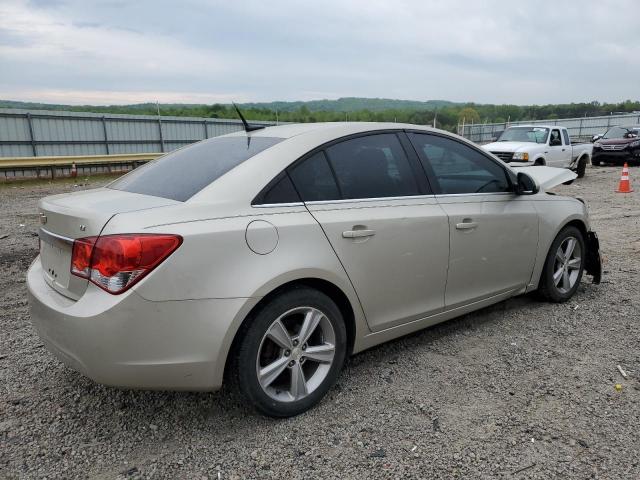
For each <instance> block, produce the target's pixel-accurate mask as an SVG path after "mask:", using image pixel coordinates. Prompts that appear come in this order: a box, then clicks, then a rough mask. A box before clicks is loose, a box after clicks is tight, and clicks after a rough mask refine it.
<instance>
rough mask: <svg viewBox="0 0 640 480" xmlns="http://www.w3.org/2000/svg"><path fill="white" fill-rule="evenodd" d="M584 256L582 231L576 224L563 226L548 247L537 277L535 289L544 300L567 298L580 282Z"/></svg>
mask: <svg viewBox="0 0 640 480" xmlns="http://www.w3.org/2000/svg"><path fill="white" fill-rule="evenodd" d="M585 259H586V246H585V241H584V237H583V236H582V232H580V230H578V229H577V228H576V227H573V226H568V227H565V228H563V229H562V230H561V231H560V233H558V236H557V237H556V238H555V240H554V241H553V243H552V244H551V248H549V253H548V254H547V258H546V260H545V262H544V268H543V270H542V275H541V277H540V286H539V289H538V292H539V293H540V295H541V296H542V297H543V298H544V299H545V300H547V301H550V302H556V303H562V302H566V301H567V300H569V299H570V298H571V297H572V296H573V294H574V293H576V290H578V286H579V285H580V280H581V279H582V273H583V271H584V265H585Z"/></svg>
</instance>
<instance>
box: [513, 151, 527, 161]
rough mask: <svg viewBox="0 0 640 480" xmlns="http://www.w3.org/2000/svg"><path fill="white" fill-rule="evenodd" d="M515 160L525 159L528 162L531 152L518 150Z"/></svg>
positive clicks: (514, 156) (514, 155)
mask: <svg viewBox="0 0 640 480" xmlns="http://www.w3.org/2000/svg"><path fill="white" fill-rule="evenodd" d="M513 160H524V161H525V162H528V161H529V154H528V153H527V152H516V153H514V154H513Z"/></svg>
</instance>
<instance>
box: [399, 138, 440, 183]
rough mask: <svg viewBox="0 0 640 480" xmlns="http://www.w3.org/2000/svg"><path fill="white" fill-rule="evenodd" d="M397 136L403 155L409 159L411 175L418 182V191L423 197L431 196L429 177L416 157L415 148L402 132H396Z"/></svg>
mask: <svg viewBox="0 0 640 480" xmlns="http://www.w3.org/2000/svg"><path fill="white" fill-rule="evenodd" d="M397 136H398V139H399V140H400V145H402V148H403V150H404V153H405V155H406V156H407V158H408V159H409V165H410V166H411V170H413V175H414V176H415V178H416V181H417V182H418V189H419V190H420V192H421V193H422V194H423V195H433V194H434V190H433V186H432V185H431V181H430V180H429V177H428V175H427V173H426V172H425V170H424V167H423V166H422V162H421V161H420V158H419V157H418V152H416V148H415V147H414V146H413V144H412V143H411V140H409V136H408V135H407V133H406V132H405V131H404V130H403V131H401V132H398V133H397Z"/></svg>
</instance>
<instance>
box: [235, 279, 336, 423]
mask: <svg viewBox="0 0 640 480" xmlns="http://www.w3.org/2000/svg"><path fill="white" fill-rule="evenodd" d="M241 335H242V338H241V341H240V343H239V348H238V350H237V357H236V362H235V366H236V368H235V370H236V378H237V381H238V386H239V389H240V391H241V393H242V394H243V396H244V397H245V399H246V400H247V401H248V402H249V403H250V404H251V405H253V407H254V408H255V409H256V410H258V411H259V412H261V413H263V414H265V415H268V416H271V417H291V416H294V415H299V414H300V413H302V412H304V411H306V410H308V409H309V408H311V407H313V406H314V405H316V404H317V403H318V402H320V400H321V399H322V398H323V397H324V395H325V394H326V393H327V392H328V391H329V389H330V388H331V387H332V386H333V384H334V383H335V381H336V379H337V378H338V375H339V373H340V370H341V369H342V365H343V364H344V360H345V357H346V353H347V334H346V329H345V324H344V319H343V316H342V313H341V312H340V309H339V308H338V307H337V306H336V304H335V303H334V302H333V301H332V300H331V299H330V298H329V297H328V296H326V295H325V294H323V293H322V292H319V291H317V290H314V289H311V288H307V287H300V288H294V289H291V290H287V291H284V292H282V293H281V294H279V295H278V296H277V297H275V298H273V299H272V300H271V301H269V302H268V303H267V304H265V305H264V306H263V307H262V308H260V309H259V310H258V311H257V312H255V313H254V314H252V316H251V318H249V319H248V322H247V324H246V326H245V328H244V329H243V331H242V332H241Z"/></svg>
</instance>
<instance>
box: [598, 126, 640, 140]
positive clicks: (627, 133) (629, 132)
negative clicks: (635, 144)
mask: <svg viewBox="0 0 640 480" xmlns="http://www.w3.org/2000/svg"><path fill="white" fill-rule="evenodd" d="M638 132H639V130H638V129H637V128H630V127H611V128H610V129H609V130H607V133H605V134H604V135H603V136H602V138H629V137H631V136H638Z"/></svg>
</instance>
